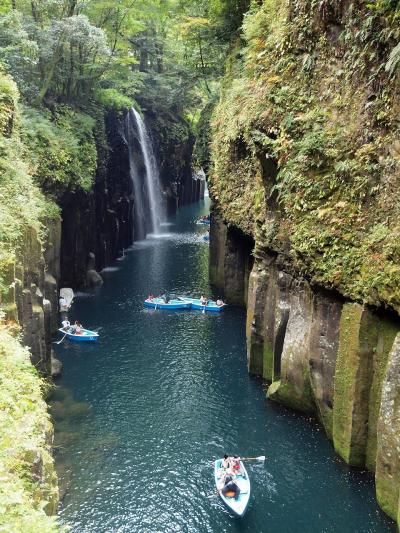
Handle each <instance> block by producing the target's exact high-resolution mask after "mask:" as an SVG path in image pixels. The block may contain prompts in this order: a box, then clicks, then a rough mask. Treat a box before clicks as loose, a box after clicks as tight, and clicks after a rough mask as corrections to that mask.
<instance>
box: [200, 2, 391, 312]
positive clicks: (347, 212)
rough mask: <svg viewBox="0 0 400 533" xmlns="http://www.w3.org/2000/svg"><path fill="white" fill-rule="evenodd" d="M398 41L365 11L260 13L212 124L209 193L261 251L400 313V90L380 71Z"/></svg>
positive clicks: (247, 29)
mask: <svg viewBox="0 0 400 533" xmlns="http://www.w3.org/2000/svg"><path fill="white" fill-rule="evenodd" d="M327 20H329V24H328V23H327ZM335 21H337V26H338V27H340V28H341V34H340V35H338V36H334V35H332V33H331V32H330V29H329V28H331V27H332V24H333V25H334V24H335ZM391 31H397V27H396V26H395V21H394V20H392V19H390V20H389V19H386V18H384V17H382V16H381V14H379V13H377V12H376V11H371V10H370V9H369V7H368V6H366V5H365V4H363V6H362V7H361V6H360V11H359V12H358V11H357V16H356V15H355V12H354V11H352V8H351V7H348V4H345V3H343V2H339V3H338V6H337V8H335V9H333V8H332V9H331V8H327V12H325V10H318V8H317V3H315V2H314V3H309V2H306V1H305V0H301V1H300V2H285V1H283V0H267V1H265V2H263V3H262V4H261V5H260V6H256V5H254V6H253V9H252V10H251V12H250V13H249V14H248V15H247V17H246V18H245V23H244V40H245V41H244V43H245V44H244V46H243V48H242V50H240V53H237V51H234V52H233V53H232V56H231V58H230V59H229V61H228V64H227V72H226V76H225V80H224V83H223V91H222V97H221V100H220V102H219V103H218V105H217V107H216V110H215V112H214V115H213V120H212V124H213V141H212V171H211V172H210V192H211V195H212V197H213V198H214V200H215V201H216V203H217V204H218V207H219V209H220V210H221V213H222V214H223V216H224V218H225V219H226V220H227V221H228V222H229V223H232V224H234V225H236V226H237V227H239V228H241V229H242V230H243V231H244V232H246V233H251V234H253V235H254V236H255V237H256V240H257V243H256V248H257V249H261V248H262V247H269V248H272V249H274V250H275V251H277V252H282V251H283V252H284V253H285V256H286V258H287V260H290V261H291V263H292V264H293V266H294V267H295V268H296V270H298V271H299V272H301V273H304V274H306V275H307V276H308V277H309V278H311V280H312V281H313V282H314V283H317V284H319V285H323V286H325V287H332V288H335V289H337V290H339V291H340V292H341V293H342V294H343V295H345V296H348V297H350V298H352V299H354V300H357V301H360V302H367V303H370V304H374V305H378V304H380V303H382V302H384V303H386V304H389V305H391V306H393V307H394V308H396V309H400V267H399V264H400V248H399V245H398V235H399V232H400V226H399V223H398V220H399V214H400V212H399V205H400V203H399V201H398V199H399V197H400V179H399V177H400V157H399V154H400V144H399V142H398V139H397V125H396V124H397V122H396V121H397V116H398V111H399V105H398V102H399V98H398V96H399V88H400V84H399V78H398V77H393V78H392V79H389V78H388V75H387V74H385V73H384V72H383V70H382V68H381V65H382V59H383V60H384V57H385V54H387V56H388V55H389V52H390V50H391V47H392V41H391V40H390V38H386V37H383V36H384V35H389V34H391ZM371 58H372V59H371ZM371 84H373V86H374V94H373V97H372V96H371V97H370V96H368V95H369V94H370V93H369V88H370V87H371ZM266 161H274V162H275V163H276V166H277V168H278V169H279V171H278V173H277V175H276V176H275V175H273V173H271V172H270V171H269V170H268V165H266V164H265V162H266Z"/></svg>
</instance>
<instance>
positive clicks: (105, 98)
mask: <svg viewBox="0 0 400 533" xmlns="http://www.w3.org/2000/svg"><path fill="white" fill-rule="evenodd" d="M96 97H97V100H98V101H99V102H100V103H101V104H102V105H103V106H104V107H105V108H106V109H114V110H115V111H122V110H123V109H127V108H130V107H132V106H133V102H134V101H133V99H132V98H129V97H128V96H125V95H124V94H122V93H120V92H119V91H117V89H114V88H111V87H110V88H109V89H99V90H98V91H97V93H96Z"/></svg>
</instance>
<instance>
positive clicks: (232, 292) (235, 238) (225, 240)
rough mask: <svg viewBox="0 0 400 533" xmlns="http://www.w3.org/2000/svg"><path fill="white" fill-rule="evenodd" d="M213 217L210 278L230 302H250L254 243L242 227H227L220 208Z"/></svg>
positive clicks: (236, 303)
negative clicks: (249, 288) (243, 231)
mask: <svg viewBox="0 0 400 533" xmlns="http://www.w3.org/2000/svg"><path fill="white" fill-rule="evenodd" d="M211 219H212V223H211V228H210V256H209V272H210V281H211V283H212V285H214V286H215V287H217V288H219V289H221V291H223V293H224V295H225V298H226V299H227V300H228V301H229V303H231V304H235V305H246V304H247V298H248V287H249V277H250V273H251V269H252V266H253V257H252V250H253V247H254V242H253V240H252V238H251V237H249V236H247V235H245V234H244V233H242V232H241V231H240V230H237V229H236V228H234V227H227V226H226V225H225V224H224V222H223V220H222V218H221V217H220V215H219V213H218V211H217V210H216V209H213V210H212V213H211Z"/></svg>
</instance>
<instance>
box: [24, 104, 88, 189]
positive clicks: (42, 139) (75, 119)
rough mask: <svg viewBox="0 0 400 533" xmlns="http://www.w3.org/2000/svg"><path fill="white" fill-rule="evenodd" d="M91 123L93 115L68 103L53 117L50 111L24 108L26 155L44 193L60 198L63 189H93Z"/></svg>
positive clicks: (34, 176)
mask: <svg viewBox="0 0 400 533" xmlns="http://www.w3.org/2000/svg"><path fill="white" fill-rule="evenodd" d="M94 126H95V121H94V119H93V118H92V117H90V116H89V115H86V114H84V113H79V112H77V111H74V110H73V109H71V108H70V107H67V106H58V107H57V108H56V109H55V113H54V116H51V115H50V112H49V111H39V110H36V109H33V108H29V107H24V108H23V115H22V123H21V137H22V139H23V141H24V144H25V146H26V151H25V155H26V158H27V159H28V160H29V161H30V162H31V172H32V175H33V178H34V180H35V182H36V183H37V184H38V185H39V186H40V187H41V189H42V190H43V191H44V192H46V193H50V194H52V195H53V196H55V197H56V198H59V197H60V196H61V195H62V194H63V193H64V192H65V191H66V190H69V191H73V190H76V189H82V190H84V191H89V190H90V189H91V188H92V185H93V182H94V176H95V172H96V166H97V153H96V145H95V140H94V135H93V128H94Z"/></svg>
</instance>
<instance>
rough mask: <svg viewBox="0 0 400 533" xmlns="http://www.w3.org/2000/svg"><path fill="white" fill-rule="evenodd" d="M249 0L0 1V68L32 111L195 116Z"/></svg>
mask: <svg viewBox="0 0 400 533" xmlns="http://www.w3.org/2000/svg"><path fill="white" fill-rule="evenodd" d="M248 1H249V0H200V1H196V0H85V1H84V0H0V14H1V16H0V62H1V63H2V65H3V66H4V68H5V69H6V70H7V71H8V72H9V73H10V74H11V75H12V76H13V77H14V79H15V80H16V81H17V84H18V87H19V90H20V92H21V94H22V96H23V98H24V100H25V102H26V103H28V104H29V105H35V106H41V105H43V104H44V105H46V106H51V105H52V104H53V103H60V102H61V103H67V104H71V105H78V106H80V107H85V105H87V103H88V102H90V101H93V99H94V100H99V101H100V102H102V103H104V104H105V105H109V106H113V105H115V106H117V107H118V106H122V105H127V104H128V103H129V102H131V101H132V99H135V98H136V96H137V95H142V97H143V98H142V100H143V103H144V105H145V106H147V107H150V106H151V105H152V104H154V103H155V101H156V100H157V99H159V102H158V104H157V105H160V106H161V105H167V106H168V108H169V109H171V111H173V112H181V113H188V114H189V115H193V114H194V113H193V110H194V109H195V108H198V107H199V106H201V105H202V104H204V102H205V101H207V99H208V98H209V96H210V94H211V93H212V92H213V90H215V87H214V81H215V80H216V79H217V78H218V77H219V76H220V74H221V73H222V68H223V64H224V57H225V53H226V48H227V45H228V43H229V42H230V41H231V40H232V39H234V38H236V36H237V34H238V29H239V27H240V25H241V20H242V16H243V13H244V11H245V10H246V9H247V7H248Z"/></svg>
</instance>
